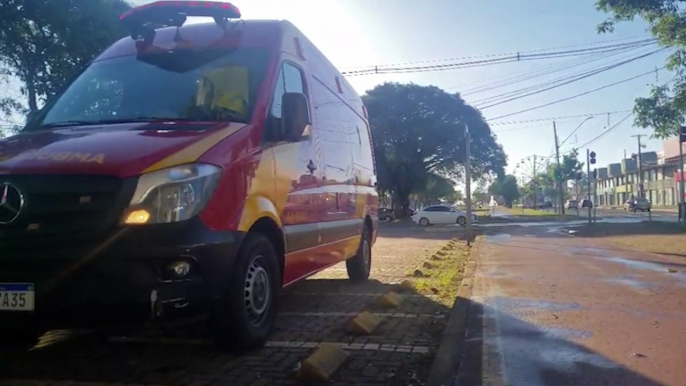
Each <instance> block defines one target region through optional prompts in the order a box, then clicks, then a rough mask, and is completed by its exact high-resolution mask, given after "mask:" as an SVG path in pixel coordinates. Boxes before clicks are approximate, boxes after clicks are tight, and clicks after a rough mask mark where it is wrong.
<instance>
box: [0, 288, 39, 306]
mask: <svg viewBox="0 0 686 386" xmlns="http://www.w3.org/2000/svg"><path fill="white" fill-rule="evenodd" d="M35 306H36V305H35V290H34V287H33V284H14V283H10V284H7V283H0V311H33V310H34V309H35Z"/></svg>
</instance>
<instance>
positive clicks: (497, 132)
mask: <svg viewBox="0 0 686 386" xmlns="http://www.w3.org/2000/svg"><path fill="white" fill-rule="evenodd" d="M544 126H548V124H547V123H546V124H543V125H534V126H526V127H515V128H511V129H504V130H493V131H492V132H493V133H494V134H500V133H507V132H509V131H520V130H529V129H536V128H539V127H544Z"/></svg>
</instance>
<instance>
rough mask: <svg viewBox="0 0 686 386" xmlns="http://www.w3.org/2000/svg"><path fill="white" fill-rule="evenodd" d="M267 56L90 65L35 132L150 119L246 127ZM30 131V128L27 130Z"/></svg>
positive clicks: (245, 52)
mask: <svg viewBox="0 0 686 386" xmlns="http://www.w3.org/2000/svg"><path fill="white" fill-rule="evenodd" d="M267 55H268V52H267V51H266V50H262V49H257V48H238V49H234V50H230V51H227V50H222V51H219V50H202V51H167V52H158V53H154V54H145V55H139V56H124V57H116V58H112V59H107V60H102V61H97V62H94V63H93V64H91V65H90V66H89V67H88V68H87V69H86V70H85V71H84V72H83V73H82V74H81V75H80V76H79V77H78V78H77V79H76V80H75V81H74V82H73V83H72V84H71V85H70V86H69V88H68V89H67V90H66V91H65V92H64V93H63V94H62V95H61V96H60V97H59V98H58V99H57V100H56V101H55V102H54V103H53V104H52V105H51V106H48V107H47V109H46V111H45V112H44V113H43V114H41V117H40V118H39V122H36V123H37V124H34V125H32V127H34V128H40V127H59V126H78V125H89V124H104V123H117V122H136V121H146V120H177V121H199V122H200V121H202V122H208V121H230V122H243V123H247V122H249V120H250V117H251V115H252V110H253V106H254V103H255V98H256V94H257V91H258V89H259V87H260V85H261V83H262V80H263V78H264V72H265V68H266V62H267ZM28 129H30V128H28Z"/></svg>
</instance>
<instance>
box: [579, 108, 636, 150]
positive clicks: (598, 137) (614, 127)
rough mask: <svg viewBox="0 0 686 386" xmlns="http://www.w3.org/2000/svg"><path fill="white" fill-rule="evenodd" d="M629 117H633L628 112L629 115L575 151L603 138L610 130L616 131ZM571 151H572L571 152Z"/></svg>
mask: <svg viewBox="0 0 686 386" xmlns="http://www.w3.org/2000/svg"><path fill="white" fill-rule="evenodd" d="M631 115H633V112H630V113H629V114H627V115H626V116H625V117H624V118H622V119H620V120H619V122H617V123H615V124H614V125H612V126H611V127H610V128H609V129H607V130H605V131H603V132H602V133H600V134H598V135H597V136H596V137H594V138H593V139H592V140H590V141H588V142H586V143H584V144H583V145H581V146H578V147H576V149H581V148H584V147H586V146H588V145H590V144H592V143H593V142H595V141H597V140H599V139H600V138H602V137H604V136H605V135H607V134H608V133H609V132H611V131H612V130H614V129H616V128H617V127H619V125H620V124H622V122H624V121H626V120H627V119H629V117H630V116H631ZM572 151H573V150H572Z"/></svg>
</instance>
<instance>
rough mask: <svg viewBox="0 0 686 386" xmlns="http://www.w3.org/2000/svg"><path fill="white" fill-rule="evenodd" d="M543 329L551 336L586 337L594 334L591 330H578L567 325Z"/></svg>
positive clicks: (566, 337)
mask: <svg viewBox="0 0 686 386" xmlns="http://www.w3.org/2000/svg"><path fill="white" fill-rule="evenodd" d="M543 330H544V331H545V332H546V333H547V334H549V335H550V336H553V337H556V338H565V339H575V340H576V339H586V338H590V337H592V336H593V334H592V333H591V332H590V331H584V330H576V329H573V328H565V327H543Z"/></svg>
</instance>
